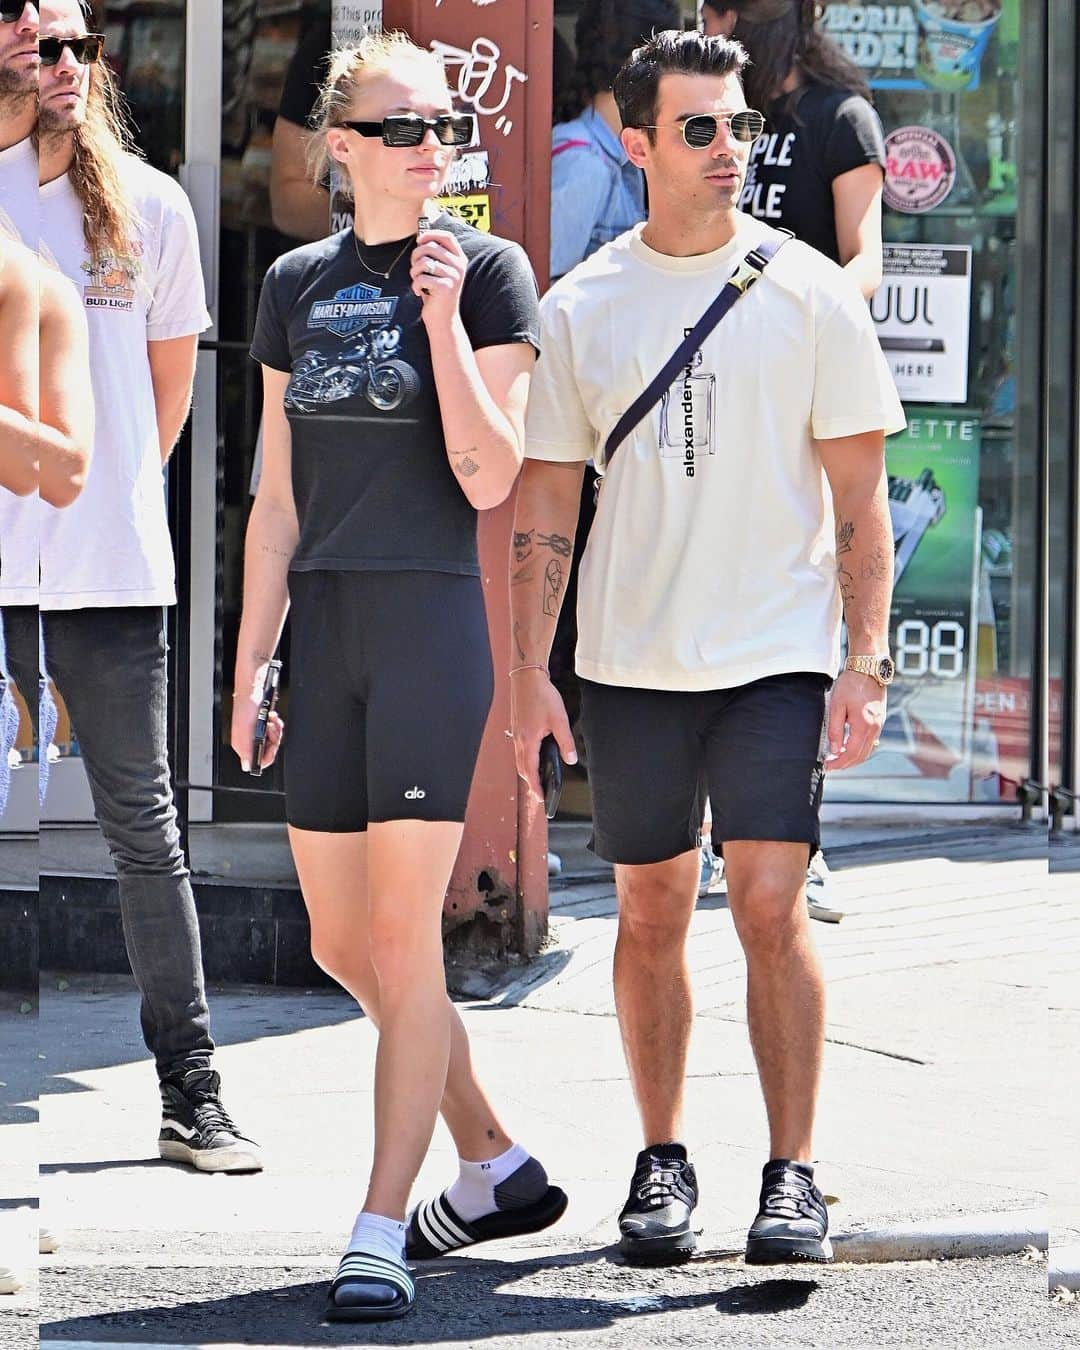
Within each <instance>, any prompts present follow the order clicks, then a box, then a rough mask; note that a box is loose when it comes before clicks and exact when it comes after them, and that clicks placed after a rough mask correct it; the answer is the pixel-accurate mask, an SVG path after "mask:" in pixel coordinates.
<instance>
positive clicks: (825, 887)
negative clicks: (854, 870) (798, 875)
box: [806, 849, 844, 923]
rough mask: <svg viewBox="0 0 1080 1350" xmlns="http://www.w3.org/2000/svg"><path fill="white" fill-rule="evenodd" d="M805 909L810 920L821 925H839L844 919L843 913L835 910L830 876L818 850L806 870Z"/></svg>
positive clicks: (822, 856)
mask: <svg viewBox="0 0 1080 1350" xmlns="http://www.w3.org/2000/svg"><path fill="white" fill-rule="evenodd" d="M806 909H807V913H808V914H809V915H810V917H811V918H812V919H820V921H821V922H822V923H839V922H840V920H841V919H842V918H843V917H844V911H843V910H842V909H837V908H836V904H835V900H834V897H833V886H832V876H831V874H830V872H829V865H828V863H827V862H826V861H825V858H824V855H823V854H822V852H821V850H820V849H818V851H817V852H816V853H815V854H814V856H813V857H812V858H811V859H810V866H809V867H808V868H807V869H806Z"/></svg>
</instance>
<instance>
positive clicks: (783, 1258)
mask: <svg viewBox="0 0 1080 1350" xmlns="http://www.w3.org/2000/svg"><path fill="white" fill-rule="evenodd" d="M828 1233H829V1212H828V1210H827V1209H826V1207H825V1199H824V1197H823V1196H822V1194H821V1192H820V1191H819V1190H818V1188H817V1187H816V1186H815V1185H814V1169H813V1168H812V1167H811V1166H810V1165H809V1164H808V1163H798V1162H790V1161H789V1160H788V1159H787V1158H773V1159H772V1161H771V1162H767V1163H766V1164H765V1166H764V1168H763V1169H762V1173H761V1200H760V1202H759V1205H758V1216H757V1218H756V1219H755V1220H754V1222H753V1225H752V1226H751V1229H750V1232H749V1233H748V1234H747V1237H746V1264H747V1265H749V1266H774V1265H786V1264H789V1263H793V1262H796V1263H797V1262H799V1261H817V1262H819V1263H822V1264H824V1263H825V1262H827V1261H831V1260H832V1259H833V1250H832V1243H831V1242H830V1241H829V1237H828Z"/></svg>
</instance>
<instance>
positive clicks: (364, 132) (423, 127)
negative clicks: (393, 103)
mask: <svg viewBox="0 0 1080 1350" xmlns="http://www.w3.org/2000/svg"><path fill="white" fill-rule="evenodd" d="M338 125H339V126H343V127H348V128H349V130H350V131H355V132H356V133H357V135H359V136H379V137H381V138H382V143H383V145H390V146H395V147H398V148H400V147H403V146H410V145H419V144H420V142H421V141H422V140H423V139H424V137H425V136H426V135H427V133H428V131H434V133H435V137H436V139H437V140H438V141H439V143H440V144H441V145H471V144H472V140H473V135H474V133H475V131H476V118H475V116H474V115H473V114H472V113H441V114H440V115H439V116H438V117H417V116H416V115H415V114H414V113H392V114H391V115H390V116H389V117H384V118H383V120H382V121H381V122H340V123H339V124H338Z"/></svg>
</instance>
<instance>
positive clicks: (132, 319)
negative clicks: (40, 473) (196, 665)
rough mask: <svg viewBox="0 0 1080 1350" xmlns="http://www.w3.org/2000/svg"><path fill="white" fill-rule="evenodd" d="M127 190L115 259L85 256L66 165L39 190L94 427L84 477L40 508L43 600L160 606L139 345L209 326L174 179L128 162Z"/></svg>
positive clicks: (149, 388) (162, 566)
mask: <svg viewBox="0 0 1080 1350" xmlns="http://www.w3.org/2000/svg"><path fill="white" fill-rule="evenodd" d="M124 185H125V190H126V191H127V193H128V198H129V200H130V201H131V202H132V205H133V206H134V208H135V212H136V215H137V217H138V219H139V221H140V222H141V224H140V226H139V228H138V230H137V234H136V237H135V238H134V239H133V240H132V241H131V247H130V249H129V250H128V251H127V252H126V254H125V255H124V256H122V257H113V256H111V255H110V256H103V257H98V258H94V259H91V258H90V257H89V255H88V252H87V248H86V242H85V239H84V237H83V225H82V207H81V204H80V202H79V199H78V197H77V196H76V194H75V190H74V188H73V187H72V185H71V182H70V180H69V179H68V177H67V175H66V174H65V175H64V176H63V177H61V178H57V179H54V181H53V182H51V183H46V184H45V185H44V186H43V187H42V189H41V251H42V253H43V255H46V256H51V257H52V258H53V259H54V260H55V261H56V263H57V265H58V266H59V268H60V270H61V271H62V272H63V273H64V274H65V275H66V276H68V277H70V278H71V280H72V281H73V282H74V283H75V285H76V287H77V289H78V291H79V293H80V295H81V296H82V298H83V304H84V306H85V309H86V319H87V323H88V325H89V329H90V377H91V383H92V385H93V390H94V408H95V414H96V425H95V431H94V452H93V459H92V460H91V464H90V471H89V473H88V475H87V480H86V486H85V487H84V488H83V490H82V492H81V494H80V495H79V497H78V498H77V499H76V501H75V502H74V504H73V505H71V506H69V507H65V508H64V509H63V510H54V509H53V508H52V507H51V506H49V505H47V504H46V503H42V506H41V608H42V609H43V610H56V609H86V608H99V607H102V606H109V605H168V604H172V603H173V602H174V601H175V599H176V590H175V584H174V568H173V556H172V545H171V542H170V539H169V528H168V522H167V519H166V512H165V487H164V479H163V475H162V469H161V453H160V449H159V445H158V432H157V415H156V410H155V404H154V389H153V384H152V382H151V378H150V361H149V357H148V355H147V350H146V344H147V342H155V341H164V340H166V339H168V338H177V337H189V336H191V335H192V334H194V333H201V332H202V331H203V329H205V328H207V327H209V325H210V316H209V315H208V314H207V312H206V298H205V292H204V288H203V276H202V270H201V268H200V265H199V245H198V237H197V234H196V230H195V217H194V215H193V214H192V210H191V206H190V204H189V202H188V199H187V197H185V195H184V192H183V190H182V189H181V187H180V185H179V184H178V183H176V182H175V181H174V180H173V179H171V178H169V177H167V176H166V175H165V174H163V173H159V172H158V171H157V170H156V169H152V168H150V167H149V166H148V165H146V164H143V163H141V162H140V161H138V160H135V159H129V161H128V163H127V165H126V167H125V184H124Z"/></svg>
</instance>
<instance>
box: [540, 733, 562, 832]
mask: <svg viewBox="0 0 1080 1350" xmlns="http://www.w3.org/2000/svg"><path fill="white" fill-rule="evenodd" d="M540 787H541V789H542V790H543V793H544V811H545V813H546V815H547V818H548V820H554V819H555V812H556V811H557V810H558V809H559V798H560V797H561V796H562V756H561V755H560V754H559V746H558V744H557V742H556V740H555V737H554V736H545V737H544V739H543V740H542V741H541V742H540Z"/></svg>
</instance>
